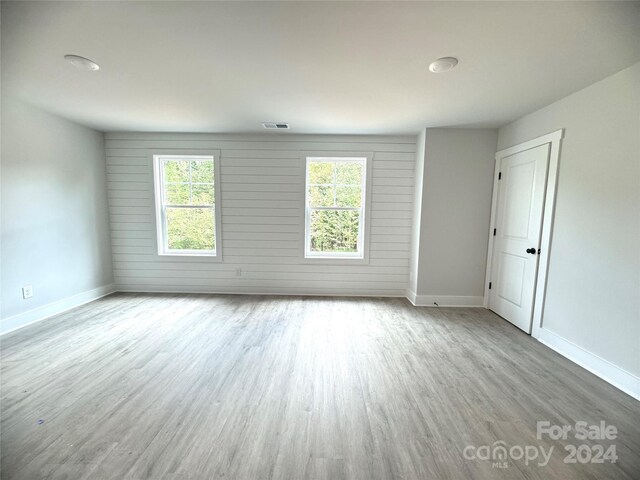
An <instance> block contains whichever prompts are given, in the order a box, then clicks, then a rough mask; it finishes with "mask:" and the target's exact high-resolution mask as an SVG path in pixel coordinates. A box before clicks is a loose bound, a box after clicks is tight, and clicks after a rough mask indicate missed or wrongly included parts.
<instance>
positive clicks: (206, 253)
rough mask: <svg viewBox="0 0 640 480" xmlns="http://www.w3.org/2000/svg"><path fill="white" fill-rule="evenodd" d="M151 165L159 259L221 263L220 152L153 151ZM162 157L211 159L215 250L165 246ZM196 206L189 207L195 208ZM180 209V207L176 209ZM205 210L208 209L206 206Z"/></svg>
mask: <svg viewBox="0 0 640 480" xmlns="http://www.w3.org/2000/svg"><path fill="white" fill-rule="evenodd" d="M149 155H150V158H151V163H152V165H153V190H154V198H155V207H156V245H157V249H158V255H159V256H161V257H202V258H203V259H207V260H208V261H212V262H221V261H222V207H221V204H220V200H221V192H220V150H189V151H187V152H185V151H184V150H153V151H151V152H150V154H149ZM162 157H172V158H198V157H200V158H204V157H213V171H214V177H213V186H214V202H215V204H214V213H215V225H214V228H215V235H216V249H215V250H169V249H168V247H167V245H166V240H167V239H166V236H165V234H164V231H165V225H164V214H163V204H162V195H163V193H162V169H161V167H160V162H161V159H162ZM197 206H198V205H189V207H197ZM177 208H180V207H177ZM206 208H210V206H209V205H206Z"/></svg>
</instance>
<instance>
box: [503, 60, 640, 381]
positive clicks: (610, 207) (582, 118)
mask: <svg viewBox="0 0 640 480" xmlns="http://www.w3.org/2000/svg"><path fill="white" fill-rule="evenodd" d="M560 128H565V129H566V130H565V138H564V140H563V142H562V151H561V155H560V167H559V180H558V181H559V184H558V192H557V203H556V215H555V224H554V232H553V240H552V245H551V252H550V267H549V276H548V286H547V296H546V305H545V308H544V318H543V336H542V337H541V339H543V340H544V339H545V338H546V341H547V342H556V345H555V346H556V348H559V349H560V350H563V349H564V350H571V349H572V351H573V352H574V353H573V356H574V357H576V359H577V360H579V361H581V362H582V363H583V364H584V365H585V366H587V367H588V368H591V369H592V370H597V371H599V373H601V374H604V376H608V377H609V378H611V376H613V375H616V373H615V369H611V368H610V367H611V365H610V364H613V366H616V367H618V368H619V369H622V370H624V371H626V372H628V373H630V374H632V375H635V376H636V377H637V376H639V375H640V216H639V212H640V64H636V65H634V66H633V67H631V68H628V69H626V70H623V71H621V72H619V73H617V74H615V75H613V76H611V77H608V78H606V79H604V80H602V81H600V82H598V83H596V84H594V85H591V86H589V87H587V88H585V89H584V90H581V91H579V92H577V93H574V94H573V95H570V96H568V97H566V98H564V99H562V100H560V101H558V102H555V103H553V104H551V105H549V106H548V107H545V108H543V109H541V110H538V111H537V112H535V113H532V114H530V115H527V116H525V117H523V118H521V119H520V120H517V121H515V122H513V123H511V124H509V125H507V126H505V127H504V128H501V129H500V132H499V142H498V143H499V148H500V149H503V148H506V147H509V146H512V145H515V144H518V143H521V142H523V141H526V140H530V139H532V138H535V137H537V136H540V135H542V134H545V133H548V132H551V131H554V130H557V129H560ZM545 336H546V337H545ZM565 341H568V342H565ZM565 353H567V352H565ZM578 357H579V358H578ZM604 370H607V372H608V373H607V372H605V371H604ZM619 373H620V372H619ZM629 378H630V377H629ZM614 380H615V379H614ZM630 381H631V383H633V379H630ZM635 385H636V387H635V388H637V389H638V390H637V392H640V383H636V384H635ZM632 388H633V387H629V388H627V390H628V391H629V390H632Z"/></svg>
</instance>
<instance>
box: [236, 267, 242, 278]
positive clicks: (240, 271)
mask: <svg viewBox="0 0 640 480" xmlns="http://www.w3.org/2000/svg"><path fill="white" fill-rule="evenodd" d="M241 276H242V269H241V268H236V277H241Z"/></svg>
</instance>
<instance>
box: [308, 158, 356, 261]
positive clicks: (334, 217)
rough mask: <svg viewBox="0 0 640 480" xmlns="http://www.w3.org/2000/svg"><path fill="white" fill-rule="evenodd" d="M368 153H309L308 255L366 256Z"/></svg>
mask: <svg viewBox="0 0 640 480" xmlns="http://www.w3.org/2000/svg"><path fill="white" fill-rule="evenodd" d="M366 186H367V158H366V157H339V158H337V157H330V158H327V157H307V170H306V194H305V197H306V202H305V203H306V208H305V258H345V259H363V258H364V257H365V248H364V243H365V242H364V240H365V239H364V231H365V230H364V225H365V220H366V216H365V199H366V193H367V192H366Z"/></svg>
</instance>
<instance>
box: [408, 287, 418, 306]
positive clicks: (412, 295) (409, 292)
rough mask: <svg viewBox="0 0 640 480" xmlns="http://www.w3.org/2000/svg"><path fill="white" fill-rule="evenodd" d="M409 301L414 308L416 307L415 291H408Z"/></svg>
mask: <svg viewBox="0 0 640 480" xmlns="http://www.w3.org/2000/svg"><path fill="white" fill-rule="evenodd" d="M406 295H407V300H409V301H410V302H411V305H413V306H414V307H415V306H416V297H417V295H416V292H414V291H413V290H409V289H407V294H406Z"/></svg>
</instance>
